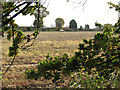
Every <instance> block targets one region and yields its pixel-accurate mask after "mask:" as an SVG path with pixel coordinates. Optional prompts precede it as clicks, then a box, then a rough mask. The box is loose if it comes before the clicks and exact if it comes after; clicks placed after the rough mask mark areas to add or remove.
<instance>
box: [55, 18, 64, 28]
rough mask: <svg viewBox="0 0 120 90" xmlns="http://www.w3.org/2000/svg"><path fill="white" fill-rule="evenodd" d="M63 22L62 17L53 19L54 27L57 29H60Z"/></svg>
mask: <svg viewBox="0 0 120 90" xmlns="http://www.w3.org/2000/svg"><path fill="white" fill-rule="evenodd" d="M64 23H65V22H64V19H62V18H56V20H55V24H56V28H57V29H58V30H60V29H61V28H62V27H63V25H64Z"/></svg>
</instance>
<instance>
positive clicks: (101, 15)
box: [15, 0, 119, 28]
mask: <svg viewBox="0 0 120 90" xmlns="http://www.w3.org/2000/svg"><path fill="white" fill-rule="evenodd" d="M73 1H76V2H77V1H81V0H71V2H68V3H67V2H66V0H50V4H49V6H48V9H47V10H48V11H49V15H48V16H47V17H46V18H44V26H46V27H51V26H55V19H56V18H63V19H64V21H65V24H64V27H69V22H70V21H71V20H72V19H74V20H75V21H76V22H77V26H78V28H79V27H80V26H83V27H84V26H85V24H89V26H90V28H95V22H99V23H101V24H107V23H109V24H113V25H114V24H115V23H116V22H117V20H118V12H116V11H115V10H114V9H109V5H108V3H107V2H110V1H111V2H112V3H114V4H118V2H119V0H87V2H86V4H85V5H84V7H82V6H80V5H79V4H76V3H74V2H73ZM83 1H84V0H83ZM46 4H47V3H46ZM15 22H16V23H17V24H18V25H19V26H31V25H32V26H33V22H34V16H30V15H27V16H22V15H19V16H18V17H16V18H15Z"/></svg>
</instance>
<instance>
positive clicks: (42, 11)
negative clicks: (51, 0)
mask: <svg viewBox="0 0 120 90" xmlns="http://www.w3.org/2000/svg"><path fill="white" fill-rule="evenodd" d="M38 12H39V13H38ZM48 14H49V11H47V8H46V7H44V6H42V5H39V6H38V7H37V10H36V12H35V14H34V16H35V20H34V23H33V25H34V27H38V28H43V26H44V24H43V18H45V17H46V16H47V15H48Z"/></svg>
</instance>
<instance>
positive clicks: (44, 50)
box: [0, 31, 100, 87]
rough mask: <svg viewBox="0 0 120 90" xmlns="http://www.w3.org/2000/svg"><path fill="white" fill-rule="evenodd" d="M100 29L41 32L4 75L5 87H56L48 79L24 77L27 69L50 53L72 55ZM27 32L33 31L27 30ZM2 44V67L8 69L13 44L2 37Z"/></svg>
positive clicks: (52, 54)
mask: <svg viewBox="0 0 120 90" xmlns="http://www.w3.org/2000/svg"><path fill="white" fill-rule="evenodd" d="M97 32H98V31H91V32H90V31H82V32H40V34H39V36H38V37H37V39H36V41H35V43H34V45H33V46H32V47H30V48H28V49H27V50H22V51H20V52H19V54H18V55H17V57H16V59H15V61H14V63H13V66H12V67H11V68H10V69H9V71H8V72H7V73H6V74H5V75H4V76H3V80H2V85H3V87H15V86H24V85H30V84H31V85H34V84H37V85H38V84H39V85H41V86H40V87H54V85H52V84H50V85H51V86H49V83H51V81H46V80H39V81H35V80H27V79H26V78H25V77H24V74H23V73H24V72H25V70H26V69H29V68H34V67H35V66H36V65H37V64H38V62H40V61H42V60H45V56H46V55H47V54H50V55H51V56H62V55H63V54H64V53H67V54H68V55H69V56H70V57H72V56H73V55H74V52H76V51H77V48H78V45H79V43H81V42H82V40H83V39H90V38H93V36H94V35H95V34H96V33H97ZM99 32H100V31H99ZM25 33H26V34H28V33H31V32H25ZM0 43H2V45H1V46H0V47H2V65H3V67H2V69H3V71H5V70H6V67H8V65H9V64H10V63H11V60H12V57H11V58H9V57H8V49H9V46H10V45H11V44H12V43H11V41H8V40H6V38H2V41H0Z"/></svg>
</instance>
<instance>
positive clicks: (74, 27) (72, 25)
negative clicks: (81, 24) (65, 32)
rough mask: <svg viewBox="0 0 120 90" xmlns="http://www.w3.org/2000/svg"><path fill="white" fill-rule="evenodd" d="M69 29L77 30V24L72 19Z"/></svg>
mask: <svg viewBox="0 0 120 90" xmlns="http://www.w3.org/2000/svg"><path fill="white" fill-rule="evenodd" d="M69 28H71V29H77V23H76V21H75V20H74V19H72V20H71V21H70V23H69Z"/></svg>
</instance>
